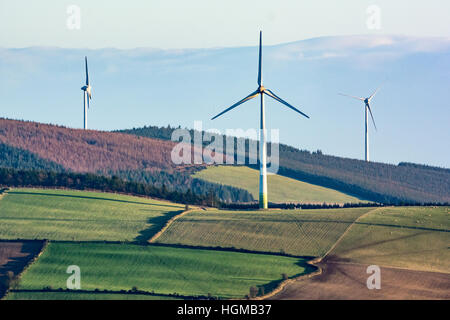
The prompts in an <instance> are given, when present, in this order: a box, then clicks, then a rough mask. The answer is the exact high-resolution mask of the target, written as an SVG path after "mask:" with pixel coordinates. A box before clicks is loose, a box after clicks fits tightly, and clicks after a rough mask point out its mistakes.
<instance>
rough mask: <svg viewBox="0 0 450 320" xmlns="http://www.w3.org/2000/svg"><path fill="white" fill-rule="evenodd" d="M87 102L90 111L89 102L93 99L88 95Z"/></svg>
mask: <svg viewBox="0 0 450 320" xmlns="http://www.w3.org/2000/svg"><path fill="white" fill-rule="evenodd" d="M86 100H87V105H88V109H89V108H90V103H89V100H91V97H90V96H89V95H87V97H86Z"/></svg>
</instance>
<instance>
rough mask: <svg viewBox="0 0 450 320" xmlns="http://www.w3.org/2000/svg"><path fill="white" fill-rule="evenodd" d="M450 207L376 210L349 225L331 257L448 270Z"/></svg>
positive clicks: (359, 261) (423, 268) (403, 266)
mask: <svg viewBox="0 0 450 320" xmlns="http://www.w3.org/2000/svg"><path fill="white" fill-rule="evenodd" d="M449 214H450V209H449V207H435V208H431V207H395V208H382V209H378V210H376V211H374V212H372V213H370V214H368V215H366V216H364V217H362V218H361V219H360V220H358V222H357V223H356V224H355V225H353V226H352V227H351V229H350V230H349V232H348V233H347V234H346V236H345V237H344V238H343V239H342V241H341V242H340V243H339V244H338V245H337V246H336V247H335V248H334V250H333V251H332V252H331V255H330V258H329V259H331V260H344V261H351V262H358V263H370V264H378V265H383V266H392V267H399V268H407V269H412V270H422V271H435V272H446V273H450V250H449V244H450V219H449Z"/></svg>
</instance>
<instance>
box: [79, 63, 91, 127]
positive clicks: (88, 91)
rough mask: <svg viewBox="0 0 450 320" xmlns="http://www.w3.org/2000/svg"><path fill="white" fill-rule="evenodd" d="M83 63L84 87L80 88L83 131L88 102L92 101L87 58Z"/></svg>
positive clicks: (85, 124) (85, 125)
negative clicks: (84, 72)
mask: <svg viewBox="0 0 450 320" xmlns="http://www.w3.org/2000/svg"><path fill="white" fill-rule="evenodd" d="M84 62H85V65H86V85H85V86H83V87H81V90H83V114H84V121H83V128H84V130H86V129H87V108H89V101H90V100H91V99H92V87H91V86H90V85H89V72H88V63H87V57H84Z"/></svg>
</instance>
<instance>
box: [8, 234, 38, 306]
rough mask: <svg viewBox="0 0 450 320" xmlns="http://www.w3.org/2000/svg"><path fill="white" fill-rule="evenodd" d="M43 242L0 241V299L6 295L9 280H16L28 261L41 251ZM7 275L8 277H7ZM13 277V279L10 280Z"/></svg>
mask: <svg viewBox="0 0 450 320" xmlns="http://www.w3.org/2000/svg"><path fill="white" fill-rule="evenodd" d="M44 243H45V241H39V240H32V241H1V240H0V261H8V262H7V263H4V264H0V298H1V297H3V295H4V294H5V293H6V290H8V288H9V286H10V285H11V283H10V282H11V280H13V279H14V278H16V277H17V276H18V275H19V274H20V273H21V272H22V271H23V269H24V268H25V267H26V266H27V265H28V264H29V263H30V261H31V260H32V259H33V258H34V257H35V256H36V255H37V254H39V252H40V251H41V250H42V248H43V246H44ZM8 273H9V274H10V275H8ZM10 276H13V279H11V278H10Z"/></svg>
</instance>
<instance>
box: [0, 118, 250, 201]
mask: <svg viewBox="0 0 450 320" xmlns="http://www.w3.org/2000/svg"><path fill="white" fill-rule="evenodd" d="M174 145H175V143H174V142H171V141H163V140H158V139H152V138H144V137H136V136H133V135H128V134H121V133H112V132H102V131H94V130H88V131H84V130H77V129H69V128H65V127H60V126H54V125H48V124H41V123H36V122H25V121H17V120H7V119H1V118H0V155H1V156H0V167H4V168H14V169H20V170H25V169H26V170H30V169H34V170H45V171H53V172H63V171H69V172H77V173H94V174H97V175H105V176H108V177H113V176H117V177H119V178H121V179H124V180H128V181H133V182H139V183H145V184H150V185H153V186H156V187H157V188H163V189H167V190H169V191H177V192H183V193H185V192H188V191H189V192H193V193H195V194H197V195H203V196H204V195H207V194H209V193H211V192H212V193H214V194H215V195H216V196H217V197H219V198H220V199H221V200H223V201H228V202H230V201H233V202H234V201H252V200H253V197H252V196H251V195H250V194H249V193H248V192H247V191H245V190H241V189H238V188H233V187H229V186H222V185H219V184H215V183H211V182H207V181H203V180H199V179H193V178H191V173H192V172H193V171H195V170H198V169H201V168H204V167H205V165H204V164H201V165H197V166H196V167H193V166H176V165H175V164H173V162H172V160H171V151H172V148H173V146H174ZM195 152H198V151H196V150H193V154H194V153H195ZM0 184H1V181H0ZM25 185H26V184H25Z"/></svg>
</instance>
